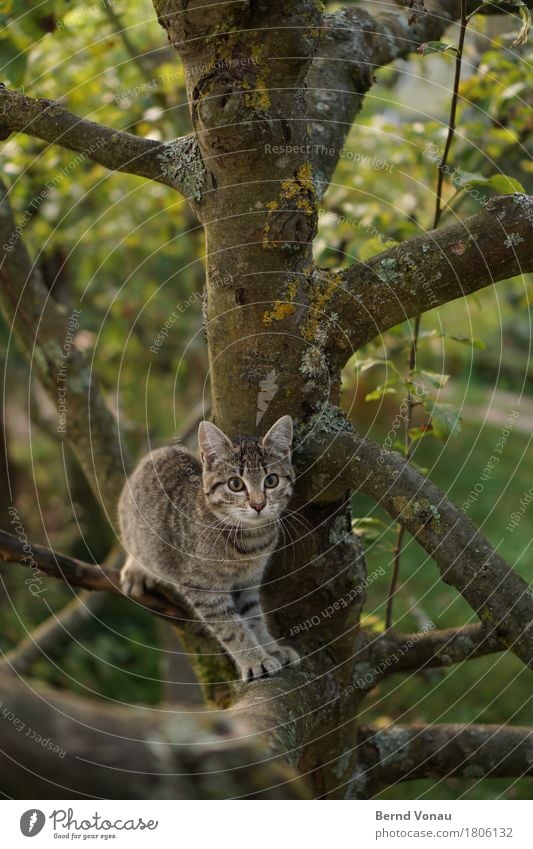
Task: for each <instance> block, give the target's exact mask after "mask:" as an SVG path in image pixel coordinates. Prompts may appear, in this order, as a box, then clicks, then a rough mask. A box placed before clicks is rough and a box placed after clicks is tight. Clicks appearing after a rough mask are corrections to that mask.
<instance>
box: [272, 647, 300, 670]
mask: <svg viewBox="0 0 533 849" xmlns="http://www.w3.org/2000/svg"><path fill="white" fill-rule="evenodd" d="M272 654H273V655H274V656H275V657H277V659H278V660H279V662H280V663H281V665H282V666H292V665H293V664H294V665H296V664H297V663H299V662H300V655H299V654H298V652H297V651H296V650H295V649H293V648H291V647H290V646H280V645H279V644H278V645H277V646H276V648H275V649H272Z"/></svg>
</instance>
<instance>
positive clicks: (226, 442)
mask: <svg viewBox="0 0 533 849" xmlns="http://www.w3.org/2000/svg"><path fill="white" fill-rule="evenodd" d="M198 446H199V448H200V453H201V455H202V462H204V461H205V462H206V463H208V464H209V463H212V462H213V460H214V459H215V457H217V456H220V455H221V454H224V453H225V452H226V451H227V450H228V449H230V448H233V443H232V442H231V440H230V439H228V437H227V436H226V434H225V433H222V431H221V430H220V428H219V427H217V426H216V425H214V424H213V423H212V422H200V425H199V427H198Z"/></svg>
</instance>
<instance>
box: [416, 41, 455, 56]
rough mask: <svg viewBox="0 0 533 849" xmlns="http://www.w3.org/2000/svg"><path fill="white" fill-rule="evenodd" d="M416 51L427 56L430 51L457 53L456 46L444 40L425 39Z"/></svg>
mask: <svg viewBox="0 0 533 849" xmlns="http://www.w3.org/2000/svg"><path fill="white" fill-rule="evenodd" d="M418 53H421V54H422V56H429V55H430V54H431V53H457V47H455V45H454V44H446V43H445V42H444V41H426V43H425V44H421V45H420V47H419V48H418Z"/></svg>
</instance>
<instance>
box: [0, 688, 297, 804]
mask: <svg viewBox="0 0 533 849" xmlns="http://www.w3.org/2000/svg"><path fill="white" fill-rule="evenodd" d="M0 693H1V697H0V705H1V707H2V711H1V712H0V775H1V776H2V777H1V779H0V789H1V791H2V793H3V794H4V795H6V796H8V797H12V798H18V799H21V798H26V796H28V795H29V796H31V797H32V798H36V799H56V798H59V799H64V798H66V797H68V798H69V799H71V798H79V797H81V798H83V797H86V796H88V797H94V798H111V799H231V798H239V797H247V798H260V799H295V798H305V797H308V796H309V789H308V788H307V787H306V786H305V784H304V782H303V781H302V779H300V778H299V777H298V774H297V772H296V770H295V769H294V767H292V766H291V765H290V763H289V760H290V758H289V759H288V758H286V757H285V748H284V747H287V746H288V743H287V741H286V740H285V737H287V738H288V737H289V733H288V732H289V730H290V728H292V724H291V723H292V721H291V723H289V722H287V723H286V726H283V725H282V726H280V728H276V725H275V722H274V724H272V716H271V713H273V710H274V709H273V708H272V707H270V708H269V699H268V696H270V703H272V702H274V703H275V702H276V697H278V698H280V699H281V701H283V698H284V694H283V693H282V692H281V691H280V690H279V688H278V689H276V685H274V684H271V683H269V682H264V683H263V682H260V683H259V684H257V685H251V686H249V687H248V688H247V690H246V692H245V693H244V695H243V697H242V700H241V702H240V703H239V705H238V706H236V707H235V708H234V709H233V710H232V711H231V712H225V713H224V714H216V713H213V712H212V713H210V714H207V715H204V716H202V714H199V713H197V714H195V713H192V712H190V711H185V710H183V709H180V708H179V707H174V708H173V710H169V709H168V707H167V709H166V710H164V711H161V710H157V711H154V712H152V711H150V710H148V709H140V708H139V709H136V710H131V709H123V708H117V707H115V706H113V707H110V706H107V705H105V704H102V703H101V702H97V701H94V700H89V699H84V698H79V697H77V696H73V695H70V694H66V693H59V692H57V691H54V690H51V689H46V688H44V687H35V686H33V685H32V686H27V685H25V684H24V683H22V682H21V681H18V680H16V678H15V677H14V676H12V675H8V674H6V673H0ZM261 696H263V697H264V704H263V703H262V702H261ZM293 701H296V698H295V697H294V696H293ZM247 717H248V718H249V719H248V720H247ZM280 719H281V721H282V722H283V719H282V712H281V714H280ZM264 724H266V725H267V727H271V728H272V730H271V731H270V733H269V732H268V731H265V730H264V727H263V726H264ZM285 731H287V734H285ZM42 740H44V741H47V743H48V744H47V745H44V744H43V743H42V742H41V741H42Z"/></svg>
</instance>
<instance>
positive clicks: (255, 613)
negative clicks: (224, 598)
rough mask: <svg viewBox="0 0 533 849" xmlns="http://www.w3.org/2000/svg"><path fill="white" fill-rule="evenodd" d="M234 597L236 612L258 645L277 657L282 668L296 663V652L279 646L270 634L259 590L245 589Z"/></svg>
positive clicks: (297, 656) (289, 647)
mask: <svg viewBox="0 0 533 849" xmlns="http://www.w3.org/2000/svg"><path fill="white" fill-rule="evenodd" d="M234 597H235V604H236V606H237V610H238V611H239V613H240V615H241V616H242V618H243V619H244V621H245V623H246V624H247V625H248V627H249V629H250V630H251V631H253V633H254V634H255V636H256V637H257V640H258V642H259V644H260V645H261V646H263V648H264V649H265V650H266V651H268V652H269V653H270V654H273V655H274V656H275V657H277V658H278V660H279V661H280V663H281V665H282V666H288V665H289V664H291V663H298V661H299V660H300V655H299V654H298V652H297V651H295V649H293V648H291V646H284V645H280V644H279V643H278V642H277V640H276V639H275V637H273V636H272V634H271V633H270V631H269V629H268V625H267V622H266V619H265V615H264V613H263V609H262V607H261V600H260V597H259V590H258V589H257V588H256V587H250V588H246V589H243V590H240V591H238V592H236V593H235V596H234Z"/></svg>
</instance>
